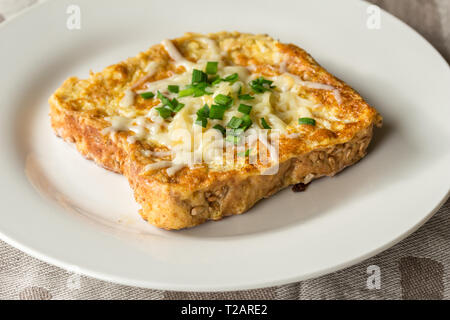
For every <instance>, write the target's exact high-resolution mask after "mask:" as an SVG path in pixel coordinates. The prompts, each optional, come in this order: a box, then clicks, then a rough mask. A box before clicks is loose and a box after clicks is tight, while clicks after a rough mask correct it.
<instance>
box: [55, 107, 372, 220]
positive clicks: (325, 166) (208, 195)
mask: <svg viewBox="0 0 450 320" xmlns="http://www.w3.org/2000/svg"><path fill="white" fill-rule="evenodd" d="M51 115H52V117H51V119H52V126H53V128H54V129H55V131H56V132H57V134H58V135H59V136H60V137H62V138H63V139H64V140H66V141H68V142H72V143H75V145H76V147H77V149H78V150H79V151H80V152H81V153H82V154H83V155H84V156H85V157H86V158H88V159H92V160H94V161H96V162H97V163H98V164H100V165H101V166H103V167H105V168H107V169H109V170H112V171H114V172H117V173H123V174H124V175H125V176H127V177H128V180H129V182H130V185H131V186H132V188H133V189H134V192H135V198H136V201H137V202H138V203H140V204H141V205H142V210H141V212H140V213H141V215H142V217H143V218H144V219H146V220H147V221H148V222H150V223H151V224H153V225H155V226H157V227H160V228H165V229H181V228H186V227H192V226H195V225H198V224H201V223H203V222H205V221H207V220H219V219H221V218H223V217H225V216H229V215H233V214H241V213H243V212H245V211H247V210H248V209H249V208H251V207H252V206H253V205H254V204H255V203H256V202H257V201H259V200H260V199H262V198H267V197H269V196H271V195H272V194H274V193H276V192H277V191H279V190H281V189H283V188H284V187H286V186H288V185H291V184H295V183H299V182H308V181H305V180H310V179H309V178H308V177H307V176H308V175H309V174H314V179H315V178H318V177H321V176H325V175H330V176H332V175H334V174H336V173H337V172H339V171H341V170H342V169H344V168H345V167H347V166H349V165H352V164H353V163H355V162H357V161H358V160H360V159H361V158H362V157H364V155H365V154H366V149H367V146H368V145H369V142H370V140H371V138H372V129H373V126H370V127H368V128H366V129H365V130H363V131H361V132H359V133H358V135H357V136H355V137H354V138H353V139H352V140H351V141H349V142H347V143H344V144H339V145H333V146H330V147H327V148H323V149H320V150H315V151H311V152H309V153H306V154H302V155H299V156H298V157H293V158H291V159H289V160H287V161H285V162H282V163H280V167H279V170H278V173H277V174H275V175H250V174H240V175H232V176H227V177H226V179H220V180H217V181H216V182H215V183H213V184H211V185H210V186H209V187H208V188H206V189H200V190H193V192H192V195H191V196H190V197H188V198H187V199H185V198H183V196H182V194H177V192H176V190H171V188H170V185H168V184H164V183H159V182H157V181H155V180H151V179H149V178H148V177H147V176H143V175H140V172H142V168H141V167H139V165H138V162H134V161H132V157H130V155H132V154H133V152H134V150H126V149H124V146H125V145H127V143H126V141H125V140H126V138H125V137H124V136H118V139H117V140H116V142H114V141H112V140H111V139H107V138H105V137H104V136H103V135H102V133H101V131H99V130H98V128H96V127H95V124H94V125H93V124H92V123H90V122H91V121H92V120H91V119H89V118H84V117H82V116H79V115H77V114H73V112H70V111H67V110H61V109H59V108H55V107H54V106H53V105H52V107H51Z"/></svg>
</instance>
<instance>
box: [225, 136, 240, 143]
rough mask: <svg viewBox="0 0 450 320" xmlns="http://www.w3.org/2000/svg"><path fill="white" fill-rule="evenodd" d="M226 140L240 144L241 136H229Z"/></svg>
mask: <svg viewBox="0 0 450 320" xmlns="http://www.w3.org/2000/svg"><path fill="white" fill-rule="evenodd" d="M225 141H228V142H231V143H233V144H238V143H239V141H241V137H239V136H227V137H226V138H225Z"/></svg>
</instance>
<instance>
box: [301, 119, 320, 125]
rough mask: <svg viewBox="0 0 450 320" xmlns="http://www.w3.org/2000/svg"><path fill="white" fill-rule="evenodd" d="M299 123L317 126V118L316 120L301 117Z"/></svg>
mask: <svg viewBox="0 0 450 320" xmlns="http://www.w3.org/2000/svg"><path fill="white" fill-rule="evenodd" d="M298 123H299V124H309V125H310V126H315V125H316V120H314V119H312V118H300V119H298Z"/></svg>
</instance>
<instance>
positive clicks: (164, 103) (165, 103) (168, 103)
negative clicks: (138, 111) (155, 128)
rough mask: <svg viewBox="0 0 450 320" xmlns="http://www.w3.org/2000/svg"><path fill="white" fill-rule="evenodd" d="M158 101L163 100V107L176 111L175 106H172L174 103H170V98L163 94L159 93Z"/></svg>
mask: <svg viewBox="0 0 450 320" xmlns="http://www.w3.org/2000/svg"><path fill="white" fill-rule="evenodd" d="M157 96H158V99H159V100H161V103H162V105H163V106H168V107H169V108H170V109H172V110H173V109H174V108H175V107H174V105H173V104H172V101H170V99H169V98H167V97H165V96H164V95H163V94H162V93H161V92H159V91H158V94H157Z"/></svg>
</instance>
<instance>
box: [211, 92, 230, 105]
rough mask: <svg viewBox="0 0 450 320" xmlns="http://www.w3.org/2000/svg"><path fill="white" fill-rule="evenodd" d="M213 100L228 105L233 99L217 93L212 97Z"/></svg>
mask: <svg viewBox="0 0 450 320" xmlns="http://www.w3.org/2000/svg"><path fill="white" fill-rule="evenodd" d="M214 102H215V103H217V104H220V105H222V106H227V107H228V106H230V105H231V103H232V102H233V99H232V98H231V97H230V96H226V95H223V94H218V95H217V96H216V97H215V98H214Z"/></svg>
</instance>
